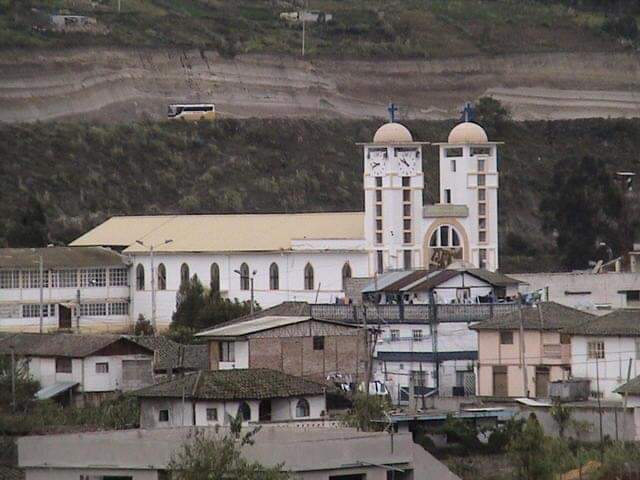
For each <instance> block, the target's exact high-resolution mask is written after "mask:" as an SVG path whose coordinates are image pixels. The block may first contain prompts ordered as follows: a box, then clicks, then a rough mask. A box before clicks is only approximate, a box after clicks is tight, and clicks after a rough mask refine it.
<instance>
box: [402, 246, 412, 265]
mask: <svg viewBox="0 0 640 480" xmlns="http://www.w3.org/2000/svg"><path fill="white" fill-rule="evenodd" d="M412 253H413V252H412V251H411V250H405V251H404V252H403V257H404V268H405V270H409V269H410V268H413V262H412V261H411V257H412Z"/></svg>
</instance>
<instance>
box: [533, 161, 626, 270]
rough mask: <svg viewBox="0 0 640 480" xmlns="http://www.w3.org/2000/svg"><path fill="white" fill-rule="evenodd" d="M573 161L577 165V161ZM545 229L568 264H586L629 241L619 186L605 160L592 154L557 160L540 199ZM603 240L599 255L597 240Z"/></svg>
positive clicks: (613, 253)
mask: <svg viewBox="0 0 640 480" xmlns="http://www.w3.org/2000/svg"><path fill="white" fill-rule="evenodd" d="M576 163H577V165H576ZM540 210H541V213H542V216H543V228H544V230H545V231H546V232H549V233H553V234H554V235H555V236H556V245H557V248H558V250H559V253H560V256H561V258H562V263H563V264H564V266H565V267H566V268H568V269H580V268H585V267H587V266H588V262H589V261H590V260H598V259H603V260H608V259H610V257H614V256H616V255H619V254H621V253H624V252H626V251H628V250H629V249H630V248H631V246H632V245H633V233H632V232H633V228H629V226H628V225H627V223H628V222H631V223H634V220H632V219H629V218H627V216H628V215H627V213H626V209H625V208H624V199H623V195H622V192H621V189H620V188H619V187H618V186H617V185H616V183H615V181H614V179H613V176H612V175H611V174H610V173H609V172H607V170H606V165H605V163H604V160H601V159H595V158H593V157H590V156H585V157H583V158H582V159H581V160H580V162H574V161H572V160H571V159H562V160H561V161H558V162H556V164H555V167H554V169H553V176H552V180H551V184H550V187H549V188H548V190H547V192H546V193H545V196H544V197H543V200H542V202H541V204H540ZM603 242H604V243H605V244H606V245H607V247H608V248H607V249H605V252H608V253H606V255H605V256H603V255H602V254H600V255H599V253H600V252H598V247H599V245H600V244H601V243H603Z"/></svg>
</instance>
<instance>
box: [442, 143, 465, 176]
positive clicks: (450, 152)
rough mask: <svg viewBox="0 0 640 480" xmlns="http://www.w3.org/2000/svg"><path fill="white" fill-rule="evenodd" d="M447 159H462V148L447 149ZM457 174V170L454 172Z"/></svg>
mask: <svg viewBox="0 0 640 480" xmlns="http://www.w3.org/2000/svg"><path fill="white" fill-rule="evenodd" d="M445 152H446V154H447V157H461V156H462V148H459V147H458V148H447V149H446V150H445ZM454 172H455V170H454Z"/></svg>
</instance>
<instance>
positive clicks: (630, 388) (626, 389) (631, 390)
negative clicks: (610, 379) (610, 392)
mask: <svg viewBox="0 0 640 480" xmlns="http://www.w3.org/2000/svg"><path fill="white" fill-rule="evenodd" d="M614 393H619V394H621V395H624V394H625V393H627V394H629V395H640V375H638V376H637V377H636V378H632V379H631V380H629V381H628V382H627V383H623V384H622V385H620V386H619V387H618V388H616V389H615V390H614Z"/></svg>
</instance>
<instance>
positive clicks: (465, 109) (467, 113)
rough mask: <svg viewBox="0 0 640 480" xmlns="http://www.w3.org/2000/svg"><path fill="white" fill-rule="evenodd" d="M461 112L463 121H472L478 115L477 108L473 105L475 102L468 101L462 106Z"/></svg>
mask: <svg viewBox="0 0 640 480" xmlns="http://www.w3.org/2000/svg"><path fill="white" fill-rule="evenodd" d="M460 113H461V114H462V116H461V117H460V120H462V121H463V122H472V121H473V119H474V118H475V117H476V109H475V108H474V107H473V103H471V102H466V103H465V104H464V105H463V106H462V110H461V111H460Z"/></svg>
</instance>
